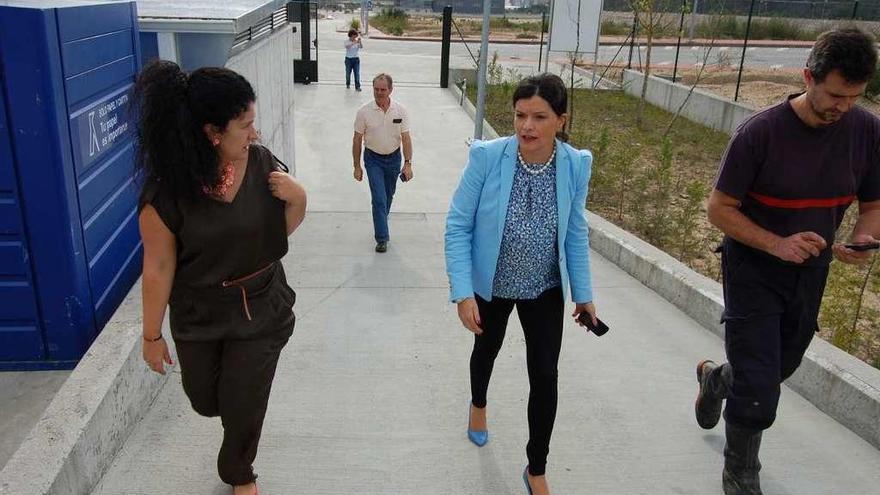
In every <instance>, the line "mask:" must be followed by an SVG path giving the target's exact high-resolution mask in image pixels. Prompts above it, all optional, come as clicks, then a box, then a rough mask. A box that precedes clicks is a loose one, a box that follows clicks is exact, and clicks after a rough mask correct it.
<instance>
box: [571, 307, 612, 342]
mask: <svg viewBox="0 0 880 495" xmlns="http://www.w3.org/2000/svg"><path fill="white" fill-rule="evenodd" d="M578 321H579V322H580V323H581V324H583V325H584V326H585V327H587V330H589V331H591V332H593V333H594V334H596V336H597V337H601V336H603V335H605V334H606V333H607V332H608V330H609V328H608V325H606V324H605V322H604V321H602V320H600V319H599V318H598V317H597V318H596V323H597V325H593V319H592V318H591V317H590V313H587V312H586V311H584V312H583V313H581V314H579V315H578Z"/></svg>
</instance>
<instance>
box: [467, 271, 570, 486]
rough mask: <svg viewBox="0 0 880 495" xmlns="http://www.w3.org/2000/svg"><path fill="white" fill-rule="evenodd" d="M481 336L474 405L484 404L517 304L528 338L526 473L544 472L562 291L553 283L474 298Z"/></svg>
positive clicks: (474, 356) (475, 357)
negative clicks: (517, 294) (523, 295)
mask: <svg viewBox="0 0 880 495" xmlns="http://www.w3.org/2000/svg"><path fill="white" fill-rule="evenodd" d="M476 300H477V307H478V308H479V310H480V320H481V323H482V325H481V326H482V329H483V334H482V335H475V336H474V350H473V352H472V353H471V401H472V402H473V404H474V406H475V407H479V408H483V407H486V391H487V390H488V389H489V378H491V376H492V367H493V365H494V364H495V358H496V357H497V356H498V351H500V350H501V344H502V343H503V342H504V333H505V330H506V329H507V320H508V318H509V317H510V312H511V311H512V310H513V307H514V306H516V312H517V314H518V315H519V321H520V323H521V324H522V327H523V333H524V334H525V338H526V364H527V365H528V369H529V387H530V391H529V443H528V445H527V446H526V455H527V456H528V459H529V472H530V473H531V474H532V475H534V476H540V475H542V474H544V470H545V467H546V465H547V454H548V452H549V451H550V436H551V435H552V433H553V423H554V421H555V420H556V400H557V391H556V380H557V376H558V374H559V373H558V370H557V367H556V365H557V363H558V362H559V350H560V349H561V348H562V321H563V320H562V318H563V310H564V307H565V304H564V302H563V300H562V289H561V288H559V287H555V288H553V289H548V290H546V291H544V292H543V293H541V295H539V296H538V297H537V298H536V299H503V298H499V297H495V298H492V301H486V300H485V299H483V298H481V297H480V296H476Z"/></svg>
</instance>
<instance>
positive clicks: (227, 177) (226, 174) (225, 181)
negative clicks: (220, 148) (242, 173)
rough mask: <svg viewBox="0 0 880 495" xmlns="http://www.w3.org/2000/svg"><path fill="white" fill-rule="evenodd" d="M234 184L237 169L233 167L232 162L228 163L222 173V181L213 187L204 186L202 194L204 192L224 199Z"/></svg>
mask: <svg viewBox="0 0 880 495" xmlns="http://www.w3.org/2000/svg"><path fill="white" fill-rule="evenodd" d="M234 183H235V167H234V166H233V165H232V162H226V165H225V166H224V167H223V170H221V171H220V180H218V181H217V184H215V185H213V186H207V185H206V186H202V192H204V193H205V194H207V195H208V196H213V197H215V198H222V197H223V196H225V195H226V192H227V191H229V188H231V187H232V184H234Z"/></svg>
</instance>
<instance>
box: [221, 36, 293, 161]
mask: <svg viewBox="0 0 880 495" xmlns="http://www.w3.org/2000/svg"><path fill="white" fill-rule="evenodd" d="M295 37H298V35H297V34H294V33H293V29H292V28H291V26H285V27H283V28H281V29H279V30H277V31H275V32H274V33H272V34H270V35H268V36H266V37H265V38H263V39H261V40H259V41H256V42H253V43H252V44H251V45H250V46H249V47H248V48H247V49H245V50H243V51H242V52H240V53H237V54H235V55H233V56H232V57H230V58H229V60H228V61H227V62H226V67H228V68H230V69H232V70H234V71H236V72H238V73H239V74H241V75H243V76H244V77H245V78H247V80H248V81H250V83H251V85H252V86H253V87H254V91H255V92H256V93H257V105H256V107H257V108H256V110H257V122H256V125H257V128H258V129H259V130H260V132H261V133H262V135H263V139H262V140H263V144H264V145H265V146H266V147H267V148H269V149H270V150H272V152H273V153H275V155H276V156H277V157H278V158H280V159H281V160H282V161H283V162H284V163H286V164H287V165H288V166H289V167H290V172H291V173H292V174H294V175H296V167H295V164H294V158H295V156H296V155H295V150H294V135H293V133H294V125H293V58H294V38H295Z"/></svg>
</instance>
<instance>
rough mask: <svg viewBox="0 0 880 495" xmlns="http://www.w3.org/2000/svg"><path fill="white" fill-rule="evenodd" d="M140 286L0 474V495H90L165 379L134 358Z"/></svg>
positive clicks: (138, 347)
mask: <svg viewBox="0 0 880 495" xmlns="http://www.w3.org/2000/svg"><path fill="white" fill-rule="evenodd" d="M141 313H142V311H141V300H140V282H138V283H137V284H136V285H135V286H134V287H132V289H131V290H130V291H129V294H128V296H127V297H126V298H125V301H123V303H122V305H121V306H120V307H119V309H117V310H116V313H115V314H114V316H113V319H112V320H111V321H110V322H109V323H108V324H107V325H106V326H105V327H104V330H103V331H102V332H101V333H100V334H99V335H98V338H97V339H96V340H95V341H94V342H93V343H92V345H91V347H90V348H89V350H88V352H87V353H86V354H85V356H83V358H82V360H81V361H80V363H79V364H78V365H77V367H76V368H75V369H74V370H73V372H72V373H71V374H70V376H69V377H68V379H67V381H65V382H64V385H63V386H62V387H61V389H60V390H59V391H58V393H57V394H56V395H55V398H54V399H52V402H51V403H50V404H49V407H48V408H47V409H46V411H45V412H44V413H43V416H42V417H41V418H40V420H39V421H38V422H37V424H36V426H34V429H33V430H32V431H31V432H30V434H28V436H27V438H26V439H25V440H24V442H22V444H21V446H20V447H19V448H18V450H17V451H16V452H15V454H13V456H12V458H10V459H9V462H7V463H6V465H5V466H4V467H3V470H2V471H0V494H3V495H6V494H9V495H13V494H14V495H82V494H85V493H90V492H91V491H92V489H93V488H94V486H95V484H96V483H98V481H99V480H100V479H101V476H103V474H104V473H105V472H106V470H107V469H108V468H109V467H110V465H111V464H112V463H113V460H114V459H115V458H116V454H117V452H118V451H119V449H120V448H121V447H122V445H123V444H124V443H125V440H126V439H127V438H128V435H129V433H130V432H131V430H132V428H133V427H134V426H135V424H137V423H138V422H139V421H140V420H141V419H142V417H143V415H144V414H145V413H146V411H147V410H149V408H150V404H152V402H153V400H154V399H155V397H156V395H157V394H158V392H159V390H160V389H161V388H162V386H163V385H164V384H165V380H166V379H167V377H168V374H166V375H164V376H163V375H158V374H156V373H153V372H152V371H150V370H149V368H147V367H146V366H145V365H144V363H143V359H142V358H141V345H140V342H141V322H142V318H141Z"/></svg>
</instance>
